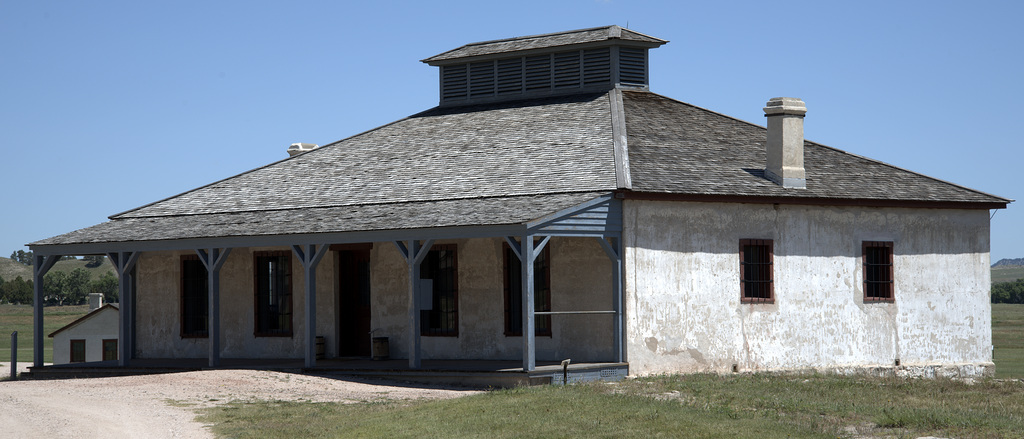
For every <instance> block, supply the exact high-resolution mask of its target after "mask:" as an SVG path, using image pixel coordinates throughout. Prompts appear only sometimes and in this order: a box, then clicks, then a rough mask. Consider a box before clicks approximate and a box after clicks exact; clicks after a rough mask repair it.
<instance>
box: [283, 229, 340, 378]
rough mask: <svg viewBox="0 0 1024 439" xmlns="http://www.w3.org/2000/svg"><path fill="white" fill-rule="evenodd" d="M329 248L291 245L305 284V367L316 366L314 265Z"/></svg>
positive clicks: (326, 245)
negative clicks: (299, 263) (300, 263)
mask: <svg viewBox="0 0 1024 439" xmlns="http://www.w3.org/2000/svg"><path fill="white" fill-rule="evenodd" d="M330 248H331V246H330V245H328V244H320V246H319V247H317V245H316V244H304V245H293V246H292V252H294V253H295V256H296V257H298V258H299V261H301V262H302V268H303V270H304V271H303V279H305V284H306V309H305V311H306V346H305V353H306V367H314V366H316V267H317V265H320V261H321V260H322V259H323V258H324V255H325V254H327V250H329V249H330Z"/></svg>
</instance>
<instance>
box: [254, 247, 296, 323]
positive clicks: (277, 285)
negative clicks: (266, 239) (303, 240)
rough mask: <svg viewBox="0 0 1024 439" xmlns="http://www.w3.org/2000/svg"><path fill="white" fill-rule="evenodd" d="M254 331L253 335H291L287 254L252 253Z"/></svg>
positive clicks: (285, 252) (290, 261) (289, 271)
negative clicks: (254, 292)
mask: <svg viewBox="0 0 1024 439" xmlns="http://www.w3.org/2000/svg"><path fill="white" fill-rule="evenodd" d="M254 257H255V261H256V267H255V270H253V271H254V272H255V274H256V281H255V287H256V294H255V295H256V330H255V333H256V335H257V336H263V337H291V335H292V281H291V278H292V255H291V252H287V251H283V252H281V251H278V252H256V253H255V254H254Z"/></svg>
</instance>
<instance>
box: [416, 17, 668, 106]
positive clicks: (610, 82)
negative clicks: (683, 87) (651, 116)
mask: <svg viewBox="0 0 1024 439" xmlns="http://www.w3.org/2000/svg"><path fill="white" fill-rule="evenodd" d="M664 43H666V41H664V40H659V39H657V38H653V37H649V36H647V35H643V34H640V33H637V32H633V31H630V30H628V29H622V28H620V27H618V26H608V27H602V28H593V29H583V30H579V31H570V32H562V33H557V34H546V35H537V36H531V37H522V38H513V39H508V40H499V41H488V42H483V43H474V44H469V45H466V46H463V47H460V48H458V49H455V50H452V51H449V52H445V53H442V54H440V55H437V56H434V57H431V58H428V59H425V60H423V62H425V63H428V64H430V65H433V66H439V67H440V68H441V104H442V105H461V104H469V103H481V102H494V101H501V100H513V99H522V98H529V97H540V96H551V95H565V94H574V93H588V92H596V91H604V90H610V89H612V88H614V87H628V88H639V89H647V87H648V74H647V72H648V69H647V50H648V49H650V48H652V47H658V46H660V45H662V44H664Z"/></svg>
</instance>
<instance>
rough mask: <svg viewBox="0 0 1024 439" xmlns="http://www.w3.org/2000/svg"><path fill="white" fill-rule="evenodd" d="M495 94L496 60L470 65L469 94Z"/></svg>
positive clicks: (473, 95)
mask: <svg viewBox="0 0 1024 439" xmlns="http://www.w3.org/2000/svg"><path fill="white" fill-rule="evenodd" d="M493 94H494V61H486V62H477V63H473V64H470V65H469V96H470V97H478V96H490V95H493Z"/></svg>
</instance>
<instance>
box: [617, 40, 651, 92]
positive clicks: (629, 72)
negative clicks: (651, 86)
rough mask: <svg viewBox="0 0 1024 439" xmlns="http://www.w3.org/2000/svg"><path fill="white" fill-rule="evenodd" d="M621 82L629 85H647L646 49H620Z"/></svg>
mask: <svg viewBox="0 0 1024 439" xmlns="http://www.w3.org/2000/svg"><path fill="white" fill-rule="evenodd" d="M619 82H620V83H622V84H628V85H646V84H647V51H646V50H645V49H636V48H632V47H620V48H619Z"/></svg>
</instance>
